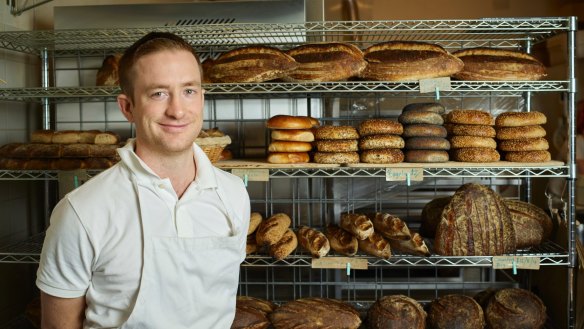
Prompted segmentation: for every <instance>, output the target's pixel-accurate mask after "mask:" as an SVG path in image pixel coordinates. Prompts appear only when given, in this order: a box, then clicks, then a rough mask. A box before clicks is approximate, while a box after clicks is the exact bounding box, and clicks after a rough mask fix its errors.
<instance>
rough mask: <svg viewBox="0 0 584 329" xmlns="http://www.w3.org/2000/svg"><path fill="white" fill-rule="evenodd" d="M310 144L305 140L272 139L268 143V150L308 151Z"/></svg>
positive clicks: (310, 147) (310, 148)
mask: <svg viewBox="0 0 584 329" xmlns="http://www.w3.org/2000/svg"><path fill="white" fill-rule="evenodd" d="M311 150H312V144H311V143H307V142H289V141H272V142H271V143H270V145H268V152H308V151H311Z"/></svg>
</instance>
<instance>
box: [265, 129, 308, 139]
mask: <svg viewBox="0 0 584 329" xmlns="http://www.w3.org/2000/svg"><path fill="white" fill-rule="evenodd" d="M271 137H272V140H278V141H290V142H313V141H314V134H313V133H312V131H311V130H310V129H284V130H280V129H276V130H272V133H271Z"/></svg>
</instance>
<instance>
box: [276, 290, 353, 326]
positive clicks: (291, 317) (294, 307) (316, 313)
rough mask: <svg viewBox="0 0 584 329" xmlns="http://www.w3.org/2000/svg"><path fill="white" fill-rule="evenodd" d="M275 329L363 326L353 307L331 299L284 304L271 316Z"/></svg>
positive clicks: (300, 300)
mask: <svg viewBox="0 0 584 329" xmlns="http://www.w3.org/2000/svg"><path fill="white" fill-rule="evenodd" d="M270 320H271V321H272V325H273V326H274V328H275V329H294V328H298V329H300V328H307V329H308V328H344V329H357V328H359V326H360V325H361V318H360V317H359V312H357V310H355V309H354V308H353V307H352V306H351V305H349V304H346V303H344V302H342V301H340V300H336V299H329V298H317V297H309V298H301V299H296V300H293V301H290V302H287V303H285V304H283V305H282V306H280V307H278V308H277V309H276V310H275V311H273V312H272V313H271V314H270Z"/></svg>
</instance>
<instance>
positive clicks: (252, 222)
mask: <svg viewBox="0 0 584 329" xmlns="http://www.w3.org/2000/svg"><path fill="white" fill-rule="evenodd" d="M263 220H264V217H263V216H262V214H260V213H259V212H257V211H252V212H251V214H250V216H249V227H248V229H247V235H250V234H252V233H253V232H255V230H256V229H257V228H258V226H260V223H261V222H262V221H263Z"/></svg>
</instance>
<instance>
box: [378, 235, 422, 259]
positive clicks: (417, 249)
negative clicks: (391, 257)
mask: <svg viewBox="0 0 584 329" xmlns="http://www.w3.org/2000/svg"><path fill="white" fill-rule="evenodd" d="M388 240H389V245H390V246H391V250H395V251H399V252H402V253H405V254H410V255H415V256H423V257H426V256H430V250H429V249H428V246H427V245H426V242H424V239H423V238H422V236H421V235H420V234H419V233H414V234H412V236H411V238H409V239H407V240H393V239H388Z"/></svg>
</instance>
